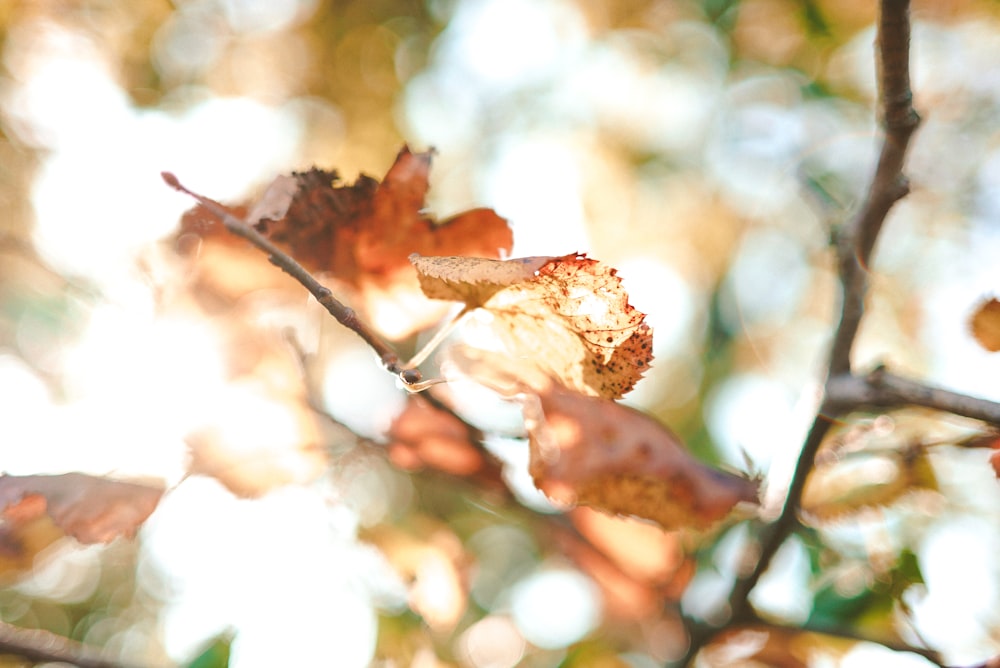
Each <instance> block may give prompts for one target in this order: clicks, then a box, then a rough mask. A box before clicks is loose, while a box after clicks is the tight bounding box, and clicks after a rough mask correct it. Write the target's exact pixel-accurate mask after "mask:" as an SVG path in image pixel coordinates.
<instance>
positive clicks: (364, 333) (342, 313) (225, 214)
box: [160, 172, 421, 385]
mask: <svg viewBox="0 0 1000 668" xmlns="http://www.w3.org/2000/svg"><path fill="white" fill-rule="evenodd" d="M160 175H161V176H162V177H163V180H164V181H165V182H166V184H167V185H168V186H170V187H171V188H173V189H174V190H177V191H180V192H182V193H184V194H186V195H190V196H191V197H193V198H194V199H196V200H197V201H198V202H199V203H200V204H201V205H202V206H204V207H205V208H207V209H208V210H209V211H211V212H212V213H214V214H215V215H216V216H218V217H219V219H220V220H222V224H223V225H225V227H226V230H227V231H229V232H230V233H231V234H235V235H236V236H238V237H242V238H243V239H246V240H247V241H249V242H250V243H251V244H253V245H254V246H256V247H257V248H259V249H260V250H262V251H263V252H265V253H267V258H268V260H270V261H271V264H273V265H275V266H276V267H278V268H279V269H281V270H282V271H284V272H285V273H286V274H288V275H289V276H291V277H292V278H294V279H295V280H296V281H298V282H299V283H301V284H302V287H304V288H305V289H306V290H308V291H309V294H311V295H312V296H313V297H315V298H316V301H318V302H319V303H320V304H322V305H323V307H324V308H326V310H327V312H329V314H330V315H332V316H333V317H334V318H336V320H337V322H339V323H340V324H341V325H343V326H344V327H346V328H348V329H349V330H351V331H352V332H354V333H355V334H357V335H358V336H360V337H361V338H362V340H363V341H364V342H365V343H367V344H368V345H369V346H370V347H371V349H372V350H374V351H375V354H377V355H378V356H379V359H380V360H381V362H382V365H383V366H384V367H385V368H386V369H387V370H388V371H389V372H390V373H392V374H395V375H396V376H398V377H399V378H400V379H401V380H402V381H403V382H404V383H406V384H407V385H413V384H415V383H419V382H420V380H421V375H420V372H419V371H417V370H416V369H410V368H406V367H405V366H404V365H403V363H402V362H401V361H400V359H399V355H398V354H397V353H396V351H395V350H394V349H393V348H392V346H390V345H389V344H388V343H386V341H385V340H384V339H383V338H382V337H381V336H379V335H378V333H376V332H375V331H374V330H373V329H372V328H371V327H369V326H368V325H367V324H366V323H365V322H364V321H362V320H361V319H360V318H359V317H358V314H357V313H356V312H355V311H354V309H352V308H350V307H348V306H346V305H344V304H343V303H341V302H340V301H339V300H337V298H336V297H334V296H333V293H332V292H331V291H330V289H329V288H327V287H326V286H325V285H323V284H322V283H320V282H319V281H317V280H316V278H315V277H314V276H313V275H312V274H310V273H309V272H308V271H307V270H306V269H305V267H303V266H302V265H301V264H299V263H298V262H296V261H295V260H294V259H292V258H291V256H289V255H288V254H287V253H285V252H284V251H282V250H281V249H280V248H278V247H277V246H275V245H274V244H273V243H271V241H270V240H269V239H268V238H267V237H265V236H264V235H262V234H261V233H260V232H258V231H257V230H256V229H254V227H253V226H252V225H250V224H249V223H247V222H246V221H244V220H240V219H239V218H237V217H236V216H234V215H233V214H231V213H230V212H229V211H227V210H226V208H225V207H224V206H222V205H220V204H219V203H218V202H216V201H214V200H211V199H209V198H208V197H205V196H203V195H199V194H198V193H196V192H192V191H191V190H188V189H187V188H186V187H184V186H183V185H182V184H181V182H180V181H178V180H177V177H176V176H174V175H173V174H171V173H170V172H161V174H160Z"/></svg>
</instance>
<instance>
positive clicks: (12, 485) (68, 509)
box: [0, 473, 163, 543]
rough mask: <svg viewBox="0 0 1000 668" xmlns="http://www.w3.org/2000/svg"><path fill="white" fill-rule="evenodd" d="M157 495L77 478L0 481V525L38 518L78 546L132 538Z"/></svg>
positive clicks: (151, 489)
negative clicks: (48, 519) (0, 517)
mask: <svg viewBox="0 0 1000 668" xmlns="http://www.w3.org/2000/svg"><path fill="white" fill-rule="evenodd" d="M162 495H163V488H162V487H160V486H150V485H146V484H139V483H131V482H122V481H116V480H109V479H107V478H98V477H94V476H89V475H84V474H82V473H65V474H63V475H53V476H46V475H32V476H10V475H4V476H0V509H3V517H4V519H5V521H11V522H27V521H30V520H34V519H35V518H37V517H40V516H41V515H42V514H43V513H44V514H47V515H48V516H49V517H51V518H52V521H53V522H54V523H55V525H56V526H58V527H59V528H60V529H62V530H63V531H64V532H66V533H67V534H68V535H70V536H73V537H74V538H76V539H77V540H78V541H80V542H81V543H110V542H111V541H112V540H114V539H115V538H117V537H119V536H126V537H129V538H131V537H133V536H135V533H136V531H138V529H139V526H140V525H141V524H142V523H143V522H145V521H146V518H147V517H149V515H150V514H151V513H152V512H153V510H154V509H155V508H156V506H157V504H158V503H159V502H160V497H161V496H162ZM40 499H44V503H40V502H39V500H40Z"/></svg>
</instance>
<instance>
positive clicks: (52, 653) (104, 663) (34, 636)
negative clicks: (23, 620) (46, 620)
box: [0, 622, 126, 668]
mask: <svg viewBox="0 0 1000 668" xmlns="http://www.w3.org/2000/svg"><path fill="white" fill-rule="evenodd" d="M0 654H14V655H17V656H21V657H24V658H25V659H28V660H29V661H38V662H61V663H69V664H72V665H74V666H80V668H125V667H126V664H123V663H119V662H117V661H112V660H110V659H104V658H101V656H100V652H99V651H98V650H97V649H94V648H92V647H87V646H86V645H83V644H81V643H78V642H76V641H74V640H70V639H69V638H64V637H63V636H60V635H56V634H55V633H52V632H50V631H45V630H42V629H23V628H20V627H17V626H13V625H11V624H8V623H6V622H0Z"/></svg>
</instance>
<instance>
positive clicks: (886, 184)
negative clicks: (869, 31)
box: [679, 0, 920, 665]
mask: <svg viewBox="0 0 1000 668" xmlns="http://www.w3.org/2000/svg"><path fill="white" fill-rule="evenodd" d="M909 5H910V3H909V0H882V2H880V4H879V17H878V36H877V39H876V51H877V55H876V57H877V61H878V88H879V107H880V116H881V119H882V124H883V127H884V130H885V138H884V141H883V143H882V149H881V152H880V155H879V159H878V165H877V167H876V169H875V174H874V176H873V177H872V181H871V184H870V186H869V189H868V194H867V197H866V198H865V201H864V204H863V205H862V207H861V209H860V210H859V211H858V213H857V215H855V217H854V218H853V219H852V220H851V221H850V222H849V223H848V224H847V225H846V226H845V227H844V229H843V230H842V231H841V234H840V235H839V237H838V240H837V254H838V260H839V268H840V282H841V289H842V293H843V300H842V304H841V317H840V322H839V324H838V326H837V330H836V332H835V334H834V339H833V343H832V345H831V350H830V357H829V362H828V366H827V369H828V372H827V382H826V387H825V388H824V395H823V399H822V400H821V401H820V407H819V410H818V411H817V414H816V417H815V418H814V420H813V423H812V426H811V427H810V429H809V432H808V434H807V435H806V439H805V442H804V443H803V446H802V450H801V452H800V454H799V458H798V461H797V462H796V466H795V472H794V473H793V475H792V481H791V483H790V485H789V489H788V494H787V496H786V498H785V503H784V506H783V507H782V510H781V514H780V515H779V516H778V518H777V519H776V520H775V521H774V522H772V523H770V524H764V525H762V526H761V527H760V531H759V532H758V534H757V542H758V545H759V551H758V558H757V560H756V563H755V564H754V567H753V569H751V570H750V572H749V573H748V574H747V575H744V576H741V577H739V578H737V579H736V581H735V583H734V584H733V588H732V590H731V592H730V596H729V600H728V603H729V608H730V619H731V620H741V619H742V620H746V619H751V618H752V617H753V616H754V613H753V611H752V607H751V605H750V602H749V596H750V592H751V591H753V589H754V587H756V586H757V583H758V582H759V581H760V578H761V576H762V575H763V574H764V573H765V572H766V571H767V569H768V567H769V566H770V565H771V561H772V559H773V558H774V555H775V554H776V553H777V552H778V549H779V548H780V547H781V545H782V544H783V543H784V542H785V539H786V538H787V537H788V536H789V535H790V534H791V532H792V531H794V530H795V528H796V527H797V526H798V509H799V505H800V502H801V498H802V492H803V490H804V489H805V483H806V479H807V478H808V476H809V472H810V471H812V468H813V465H814V461H815V458H816V453H817V452H818V451H819V447H820V445H821V444H822V443H823V439H824V438H825V436H826V434H827V432H828V431H829V430H830V427H831V425H832V418H833V417H834V416H836V415H838V414H839V413H841V412H843V411H845V410H847V408H848V405H846V404H844V403H843V402H841V401H833V400H831V394H830V386H831V385H833V382H832V381H833V380H834V379H839V378H842V377H844V376H845V375H847V376H849V375H850V373H851V349H852V348H853V347H854V341H855V338H856V337H857V333H858V328H859V326H860V324H861V319H862V317H863V316H864V312H865V298H866V297H867V294H868V267H869V265H870V261H871V256H872V252H873V250H874V247H875V242H876V240H877V239H878V235H879V232H880V231H881V229H882V225H883V223H884V221H885V218H886V215H887V214H888V213H889V210H890V209H891V208H892V206H893V204H895V203H896V202H897V201H898V200H899V199H900V198H902V197H904V196H905V195H906V194H907V192H908V191H909V185H908V182H907V180H906V177H905V176H904V175H903V173H902V168H903V162H904V159H905V157H906V150H907V147H908V145H909V141H910V137H911V136H912V135H913V132H914V131H915V130H916V128H917V125H918V124H919V122H920V118H919V116H918V115H917V113H916V111H915V110H914V109H913V105H912V98H913V95H912V92H911V90H910V75H909V53H910V46H909V45H910V15H909V12H910V6H909ZM719 630H720V629H717V628H711V627H706V626H704V625H702V624H692V625H691V627H690V635H691V637H690V642H689V646H688V649H687V652H686V653H685V655H684V656H683V657H682V658H681V660H680V662H679V663H680V665H688V664H690V663H691V662H692V660H693V659H694V657H695V656H696V655H697V654H698V652H699V651H700V650H701V648H702V647H704V646H705V645H706V644H707V643H709V642H710V641H711V639H712V637H714V635H715V634H716V633H717V632H718V631H719Z"/></svg>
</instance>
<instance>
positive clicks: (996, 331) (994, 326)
mask: <svg viewBox="0 0 1000 668" xmlns="http://www.w3.org/2000/svg"><path fill="white" fill-rule="evenodd" d="M969 328H970V329H971V330H972V335H973V336H974V337H975V338H976V341H978V342H979V345H981V346H982V347H983V348H985V349H986V350H988V351H990V352H991V353H995V352H997V351H1000V300H998V299H997V298H996V297H991V298H990V299H987V300H986V301H985V302H983V303H982V304H980V305H979V307H978V308H977V309H976V312H975V313H974V314H973V315H972V319H971V320H970V321H969Z"/></svg>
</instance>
